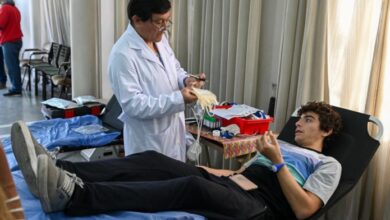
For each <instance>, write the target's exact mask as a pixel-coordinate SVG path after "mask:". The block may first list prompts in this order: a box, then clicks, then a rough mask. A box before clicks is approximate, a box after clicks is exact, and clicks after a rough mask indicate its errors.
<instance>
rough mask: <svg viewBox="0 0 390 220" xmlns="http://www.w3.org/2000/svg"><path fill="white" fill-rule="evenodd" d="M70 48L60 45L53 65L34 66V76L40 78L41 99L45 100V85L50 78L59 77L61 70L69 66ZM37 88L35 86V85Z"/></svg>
mask: <svg viewBox="0 0 390 220" xmlns="http://www.w3.org/2000/svg"><path fill="white" fill-rule="evenodd" d="M69 61H70V47H68V46H65V45H61V46H60V49H59V51H58V56H57V59H56V62H55V65H39V66H35V67H34V68H35V71H36V76H39V73H41V76H42V99H43V100H46V85H47V83H48V82H49V80H51V77H53V76H55V75H60V74H61V71H62V70H65V71H66V69H67V68H68V67H69V66H70V62H69ZM36 88H37V84H36ZM53 96H54V90H53V87H52V89H51V97H53Z"/></svg>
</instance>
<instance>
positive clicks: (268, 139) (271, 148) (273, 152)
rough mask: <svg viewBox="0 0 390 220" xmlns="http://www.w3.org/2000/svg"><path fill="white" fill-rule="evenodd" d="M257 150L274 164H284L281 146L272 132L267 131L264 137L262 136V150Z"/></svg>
mask: <svg viewBox="0 0 390 220" xmlns="http://www.w3.org/2000/svg"><path fill="white" fill-rule="evenodd" d="M257 150H258V151H259V152H260V153H262V154H263V155H264V156H266V157H267V158H268V159H269V160H271V161H272V163H274V164H276V163H283V157H282V153H281V152H280V146H279V144H278V141H277V140H276V137H275V135H274V134H273V133H272V131H267V132H265V133H264V135H263V136H261V138H260V148H257Z"/></svg>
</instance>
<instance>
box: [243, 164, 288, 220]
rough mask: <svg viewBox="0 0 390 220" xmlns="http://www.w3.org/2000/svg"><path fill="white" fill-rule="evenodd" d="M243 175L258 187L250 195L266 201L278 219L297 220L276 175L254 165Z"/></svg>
mask: <svg viewBox="0 0 390 220" xmlns="http://www.w3.org/2000/svg"><path fill="white" fill-rule="evenodd" d="M242 175H244V176H245V177H246V178H248V179H249V180H250V181H252V182H253V183H255V184H256V185H257V186H258V188H257V189H255V190H251V191H249V193H251V194H252V195H253V196H254V197H260V198H262V199H264V200H265V202H266V204H267V205H268V206H269V207H270V209H271V210H272V212H273V214H274V215H275V217H277V219H295V214H294V212H293V211H292V209H291V207H290V205H289V203H288V202H287V199H286V197H285V196H284V194H283V191H282V188H281V187H280V185H279V181H278V178H277V176H276V174H275V173H273V172H272V171H270V170H269V169H268V168H266V167H263V166H260V165H256V164H252V165H251V166H249V167H248V168H246V169H245V171H244V172H243V173H242Z"/></svg>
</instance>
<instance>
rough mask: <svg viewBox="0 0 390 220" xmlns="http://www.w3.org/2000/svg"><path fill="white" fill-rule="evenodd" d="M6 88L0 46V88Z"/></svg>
mask: <svg viewBox="0 0 390 220" xmlns="http://www.w3.org/2000/svg"><path fill="white" fill-rule="evenodd" d="M5 88H7V75H6V74H5V68H4V56H3V48H1V47H0V89H5Z"/></svg>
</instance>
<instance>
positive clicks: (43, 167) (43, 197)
mask: <svg viewBox="0 0 390 220" xmlns="http://www.w3.org/2000/svg"><path fill="white" fill-rule="evenodd" d="M48 165H49V162H48V157H45V156H38V177H37V185H38V192H39V198H40V201H41V205H42V209H43V211H45V212H51V211H52V207H51V205H50V204H51V203H50V198H49V193H48V187H47V183H48V176H49V173H48V172H49V171H48Z"/></svg>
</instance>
